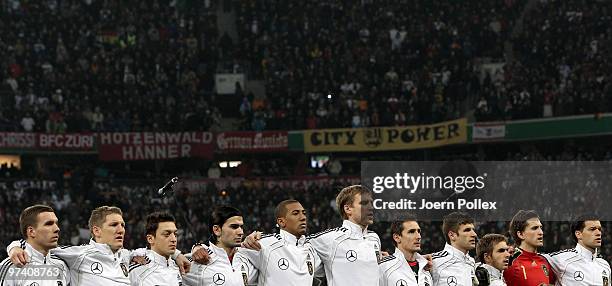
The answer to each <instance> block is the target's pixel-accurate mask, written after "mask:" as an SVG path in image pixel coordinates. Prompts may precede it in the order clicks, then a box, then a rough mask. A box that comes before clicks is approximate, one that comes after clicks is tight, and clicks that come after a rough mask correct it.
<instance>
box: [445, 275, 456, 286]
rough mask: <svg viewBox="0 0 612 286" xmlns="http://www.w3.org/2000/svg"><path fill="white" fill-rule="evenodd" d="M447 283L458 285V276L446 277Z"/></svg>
mask: <svg viewBox="0 0 612 286" xmlns="http://www.w3.org/2000/svg"><path fill="white" fill-rule="evenodd" d="M446 284H448V286H457V278H455V276H450V277H448V278H447V279H446Z"/></svg>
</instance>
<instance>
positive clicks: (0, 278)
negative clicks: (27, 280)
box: [0, 258, 17, 286]
mask: <svg viewBox="0 0 612 286" xmlns="http://www.w3.org/2000/svg"><path fill="white" fill-rule="evenodd" d="M13 267H15V266H14V265H13V263H12V262H11V259H10V258H6V259H4V260H3V261H2V264H0V285H2V286H17V281H15V279H7V275H8V274H9V273H10V272H9V270H10V269H11V268H13Z"/></svg>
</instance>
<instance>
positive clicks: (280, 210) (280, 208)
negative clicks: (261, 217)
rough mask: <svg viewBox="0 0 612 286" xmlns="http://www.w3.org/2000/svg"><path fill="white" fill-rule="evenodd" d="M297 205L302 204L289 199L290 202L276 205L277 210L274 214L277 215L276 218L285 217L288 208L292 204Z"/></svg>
mask: <svg viewBox="0 0 612 286" xmlns="http://www.w3.org/2000/svg"><path fill="white" fill-rule="evenodd" d="M295 203H298V204H299V203H300V202H298V201H297V200H293V199H289V200H284V201H282V202H280V203H278V205H276V210H275V212H274V214H275V215H276V218H279V217H285V216H286V215H287V206H288V205H290V204H295Z"/></svg>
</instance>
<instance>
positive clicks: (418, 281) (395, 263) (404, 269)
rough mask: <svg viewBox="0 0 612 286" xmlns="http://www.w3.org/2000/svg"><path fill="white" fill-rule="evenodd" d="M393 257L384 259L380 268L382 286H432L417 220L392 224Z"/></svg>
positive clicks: (408, 218) (410, 218) (405, 220)
mask: <svg viewBox="0 0 612 286" xmlns="http://www.w3.org/2000/svg"><path fill="white" fill-rule="evenodd" d="M391 233H392V235H393V245H394V246H395V252H394V253H393V255H390V256H387V257H384V258H383V259H382V260H381V262H380V264H379V265H378V266H379V271H380V283H379V285H380V286H408V285H418V286H431V285H432V283H433V282H432V278H431V274H430V273H429V271H428V270H426V269H427V264H428V261H427V259H426V258H424V257H423V256H421V255H420V254H419V251H421V228H420V227H419V223H418V222H417V221H416V219H415V218H412V217H406V218H404V219H402V220H398V221H394V222H393V223H391Z"/></svg>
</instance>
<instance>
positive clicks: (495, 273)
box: [482, 263, 503, 279]
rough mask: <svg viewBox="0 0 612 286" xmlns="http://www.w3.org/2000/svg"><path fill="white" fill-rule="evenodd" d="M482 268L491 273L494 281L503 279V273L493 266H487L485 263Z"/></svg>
mask: <svg viewBox="0 0 612 286" xmlns="http://www.w3.org/2000/svg"><path fill="white" fill-rule="evenodd" d="M482 267H483V268H484V269H486V270H487V272H489V275H490V276H491V277H492V278H494V279H503V277H502V273H501V271H499V269H497V268H495V267H493V266H491V265H489V264H486V263H483V264H482Z"/></svg>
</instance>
